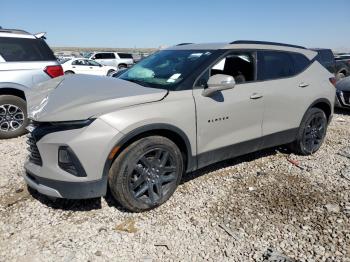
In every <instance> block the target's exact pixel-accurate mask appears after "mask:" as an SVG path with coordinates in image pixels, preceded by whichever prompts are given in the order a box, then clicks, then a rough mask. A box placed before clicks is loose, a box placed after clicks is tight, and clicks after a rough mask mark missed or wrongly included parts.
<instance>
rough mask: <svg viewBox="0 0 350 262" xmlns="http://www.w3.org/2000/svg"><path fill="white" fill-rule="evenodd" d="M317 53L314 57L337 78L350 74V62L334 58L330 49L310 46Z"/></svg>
mask: <svg viewBox="0 0 350 262" xmlns="http://www.w3.org/2000/svg"><path fill="white" fill-rule="evenodd" d="M311 50H314V51H316V52H317V53H318V55H317V57H316V59H317V61H318V62H320V64H321V65H323V66H324V67H325V68H326V69H327V70H328V71H329V72H331V73H332V74H334V75H335V77H336V78H337V79H341V78H344V77H346V76H349V75H350V62H349V61H346V60H342V59H339V58H335V57H334V54H333V52H332V50H331V49H326V48H312V49H311Z"/></svg>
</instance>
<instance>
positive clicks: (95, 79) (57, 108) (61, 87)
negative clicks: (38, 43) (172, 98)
mask: <svg viewBox="0 0 350 262" xmlns="http://www.w3.org/2000/svg"><path fill="white" fill-rule="evenodd" d="M167 93H168V91H167V90H164V89H156V88H149V87H144V86H141V85H138V84H135V83H132V82H128V81H125V80H121V79H117V78H112V77H101V76H90V75H67V76H61V77H57V78H54V79H52V80H49V81H46V82H43V83H40V84H38V85H37V86H35V87H34V88H32V89H31V90H30V91H29V92H28V93H27V94H26V95H27V103H28V117H29V118H30V119H32V120H35V121H40V122H53V121H74V120H83V119H88V118H90V117H94V116H98V115H102V114H104V113H109V112H112V111H115V110H118V109H120V108H123V107H127V106H133V105H137V104H143V103H150V102H155V101H159V100H162V99H163V98H164V97H165V96H166V95H167Z"/></svg>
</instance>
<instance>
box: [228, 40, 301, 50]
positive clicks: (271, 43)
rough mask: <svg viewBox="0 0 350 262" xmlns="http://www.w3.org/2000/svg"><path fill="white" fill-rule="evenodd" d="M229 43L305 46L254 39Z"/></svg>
mask: <svg viewBox="0 0 350 262" xmlns="http://www.w3.org/2000/svg"><path fill="white" fill-rule="evenodd" d="M230 44H254V45H274V46H287V47H294V48H300V49H306V48H305V47H303V46H300V45H290V44H283V43H277V42H267V41H254V40H237V41H233V42H231V43H230Z"/></svg>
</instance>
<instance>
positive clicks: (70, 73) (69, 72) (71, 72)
mask: <svg viewBox="0 0 350 262" xmlns="http://www.w3.org/2000/svg"><path fill="white" fill-rule="evenodd" d="M64 74H65V75H74V74H75V73H74V72H73V71H70V70H68V71H66V72H64Z"/></svg>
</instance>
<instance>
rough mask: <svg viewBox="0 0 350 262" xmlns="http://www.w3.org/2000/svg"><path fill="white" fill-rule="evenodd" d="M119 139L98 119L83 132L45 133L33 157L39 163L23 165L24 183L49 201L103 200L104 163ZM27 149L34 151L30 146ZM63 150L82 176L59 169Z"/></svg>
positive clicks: (104, 188) (104, 184)
mask: <svg viewBox="0 0 350 262" xmlns="http://www.w3.org/2000/svg"><path fill="white" fill-rule="evenodd" d="M38 128H40V126H39V127H38ZM39 131H40V129H39ZM120 137H122V134H121V133H120V132H119V131H118V130H116V129H114V128H113V127H111V126H110V125H108V124H107V123H105V122H104V121H103V120H101V119H96V120H95V121H94V122H93V123H91V124H90V125H89V126H86V127H83V128H79V129H72V130H64V131H57V132H52V133H48V134H46V135H44V136H43V137H41V138H40V139H38V140H37V141H36V142H35V147H36V149H37V150H36V151H35V152H34V154H35V156H36V157H40V160H41V161H33V158H29V160H28V161H27V162H26V163H25V165H24V168H25V170H26V173H25V174H24V176H23V177H24V180H25V182H26V183H27V184H28V186H29V187H31V188H33V189H35V190H37V191H38V192H40V193H42V194H45V195H48V196H51V197H57V198H68V199H83V198H95V197H100V196H104V195H105V194H106V191H107V175H108V171H106V169H105V167H106V162H107V161H108V155H109V153H110V152H111V150H112V148H113V146H114V145H115V144H116V141H118V140H119V139H120ZM30 145H31V148H33V145H32V142H31V143H30ZM62 146H64V147H69V148H70V149H71V150H72V151H73V152H74V154H75V155H76V157H77V158H78V160H79V162H80V164H81V167H82V168H81V170H84V175H81V174H75V175H74V174H72V173H69V172H67V171H65V170H63V169H62V167H60V166H59V164H58V151H59V148H60V147H62ZM32 151H33V150H32V149H31V153H32Z"/></svg>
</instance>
